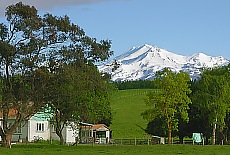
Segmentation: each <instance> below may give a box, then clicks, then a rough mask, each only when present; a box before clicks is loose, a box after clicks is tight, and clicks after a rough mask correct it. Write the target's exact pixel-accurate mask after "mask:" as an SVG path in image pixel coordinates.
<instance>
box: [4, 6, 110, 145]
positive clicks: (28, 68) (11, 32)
mask: <svg viewBox="0 0 230 155" xmlns="http://www.w3.org/2000/svg"><path fill="white" fill-rule="evenodd" d="M5 15H6V21H7V22H6V23H0V63H1V66H2V68H1V70H2V83H1V84H2V91H1V96H2V100H1V103H0V108H1V112H2V114H3V125H2V126H1V128H0V135H1V137H2V141H3V143H2V145H3V146H9V145H10V141H11V138H12V134H13V133H14V131H15V129H16V128H17V126H18V125H19V124H20V123H21V122H22V121H24V120H27V119H29V118H30V117H31V116H32V115H33V114H35V113H36V112H38V110H39V109H41V107H43V106H44V105H45V104H46V103H48V102H49V100H50V99H49V93H48V91H49V90H47V86H48V85H49V82H50V80H51V78H52V76H53V75H52V74H53V70H54V69H55V67H56V66H57V65H61V64H62V63H66V64H70V63H71V62H75V61H78V60H79V61H83V62H85V63H88V62H97V61H103V60H106V59H107V58H108V57H109V56H110V55H111V54H112V52H111V51H110V47H111V42H110V41H107V40H101V41H100V42H99V43H98V42H97V40H96V39H95V38H90V37H88V36H86V35H85V32H84V31H83V30H82V29H81V28H80V27H79V26H77V25H75V24H73V23H71V22H70V20H69V18H68V16H64V17H57V16H53V15H51V14H48V13H47V14H45V15H44V16H42V17H41V16H39V15H38V13H37V10H36V8H35V7H33V6H28V5H25V4H23V3H21V2H19V3H17V4H15V5H10V6H8V7H7V8H6V13H5ZM10 109H14V110H15V111H16V116H15V117H16V119H15V121H14V123H13V124H11V125H9V123H8V121H9V119H8V114H9V110H10Z"/></svg>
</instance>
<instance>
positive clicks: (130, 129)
mask: <svg viewBox="0 0 230 155" xmlns="http://www.w3.org/2000/svg"><path fill="white" fill-rule="evenodd" d="M148 91H149V89H131V90H119V91H117V92H115V93H114V94H113V95H112V97H111V108H112V112H113V120H112V124H111V126H110V128H111V129H112V131H113V138H135V137H136V138H144V134H145V131H144V130H145V129H146V127H147V121H146V120H144V119H143V118H142V116H141V112H143V111H144V110H145V109H146V108H147V107H146V105H145V102H144V99H145V98H146V94H147V92H148Z"/></svg>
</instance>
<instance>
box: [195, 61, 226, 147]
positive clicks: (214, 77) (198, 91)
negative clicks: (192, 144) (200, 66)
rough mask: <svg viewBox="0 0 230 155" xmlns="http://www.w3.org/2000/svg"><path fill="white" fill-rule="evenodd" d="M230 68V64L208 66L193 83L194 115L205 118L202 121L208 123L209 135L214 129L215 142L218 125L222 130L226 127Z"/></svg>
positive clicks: (207, 131) (206, 131)
mask: <svg viewBox="0 0 230 155" xmlns="http://www.w3.org/2000/svg"><path fill="white" fill-rule="evenodd" d="M229 68H230V65H228V66H222V67H215V68H206V69H204V70H203V72H202V74H201V79H200V80H198V81H195V82H194V83H193V85H192V89H193V93H192V95H191V98H192V101H193V103H194V105H193V109H194V111H193V112H196V113H193V115H196V116H200V120H202V118H203V119H204V120H203V121H202V122H204V123H205V125H206V128H204V129H206V130H205V131H204V132H205V133H206V134H207V136H209V135H208V133H209V132H210V129H213V131H212V134H213V135H212V136H213V144H215V140H216V138H215V137H216V136H215V133H216V129H217V128H216V126H218V129H219V131H220V132H222V131H223V130H224V129H226V117H227V115H228V113H229V107H230V102H229V99H230V98H229V93H230V82H229V79H230V74H229ZM208 129H209V130H208Z"/></svg>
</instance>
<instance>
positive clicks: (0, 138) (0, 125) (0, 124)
mask: <svg viewBox="0 0 230 155" xmlns="http://www.w3.org/2000/svg"><path fill="white" fill-rule="evenodd" d="M0 127H2V121H0ZM0 141H2V137H1V136H0Z"/></svg>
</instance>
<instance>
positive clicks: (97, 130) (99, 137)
mask: <svg viewBox="0 0 230 155" xmlns="http://www.w3.org/2000/svg"><path fill="white" fill-rule="evenodd" d="M93 137H94V139H95V143H98V144H107V143H109V142H110V139H111V138H112V131H111V130H110V128H109V127H107V126H106V125H105V124H96V125H94V126H93Z"/></svg>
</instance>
